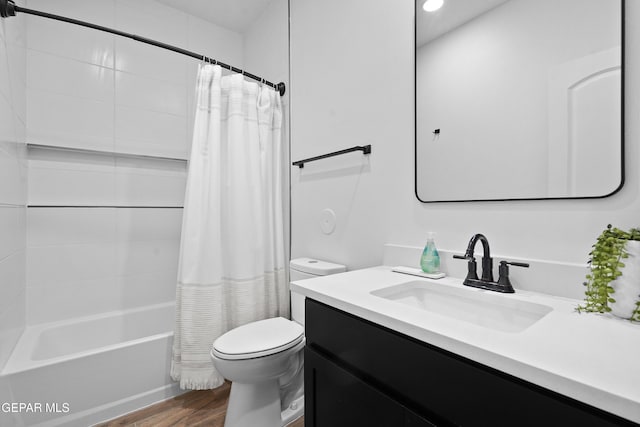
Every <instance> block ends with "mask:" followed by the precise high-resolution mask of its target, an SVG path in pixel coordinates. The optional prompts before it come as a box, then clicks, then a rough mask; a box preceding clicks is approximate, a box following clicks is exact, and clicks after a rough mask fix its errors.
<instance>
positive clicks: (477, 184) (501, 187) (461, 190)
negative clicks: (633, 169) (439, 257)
mask: <svg viewBox="0 0 640 427" xmlns="http://www.w3.org/2000/svg"><path fill="white" fill-rule="evenodd" d="M428 1H429V2H433V1H434V0H428ZM424 3H425V0H417V1H416V2H415V20H416V39H415V64H416V69H415V84H416V86H415V87H416V91H415V93H416V95H415V108H416V112H415V114H416V117H415V126H416V129H415V130H416V139H415V193H416V196H417V198H418V199H419V200H420V201H421V202H425V203H427V202H452V201H481V200H540V199H573V198H602V197H607V196H610V195H612V194H614V193H616V192H617V191H618V190H620V188H621V187H622V185H623V182H624V155H623V153H624V150H623V148H624V142H623V134H624V130H623V124H624V121H623V115H624V111H623V108H624V99H623V93H624V88H623V80H624V79H623V77H624V76H623V73H624V70H623V55H624V53H623V50H624V38H623V23H624V17H623V14H624V0H443V2H442V3H443V4H442V7H441V8H440V9H438V10H436V11H433V12H426V11H425V10H423V4H424Z"/></svg>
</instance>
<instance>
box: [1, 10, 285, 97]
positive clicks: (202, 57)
mask: <svg viewBox="0 0 640 427" xmlns="http://www.w3.org/2000/svg"><path fill="white" fill-rule="evenodd" d="M16 12H18V13H25V14H27V15H36V16H41V17H43V18H49V19H54V20H56V21H63V22H68V23H70V24H75V25H80V26H82V27H87V28H93V29H94V30H99V31H104V32H106V33H111V34H115V35H117V36H122V37H126V38H129V39H133V40H135V41H139V42H142V43H146V44H149V45H152V46H156V47H160V48H162V49H167V50H171V51H173V52H177V53H181V54H183V55H186V56H190V57H192V58H196V59H200V60H201V61H204V62H208V63H211V64H214V65H219V66H221V67H222V68H225V69H227V70H230V71H232V72H234V73H239V74H242V75H243V76H246V77H249V78H250V79H253V80H257V81H259V82H262V83H263V84H266V85H268V86H271V87H272V88H274V89H275V90H277V91H278V92H279V93H280V96H283V95H284V92H285V89H286V86H285V84H284V82H280V83H277V84H276V83H271V82H270V81H267V80H265V79H263V78H262V77H258V76H256V75H255V74H251V73H249V72H247V71H244V70H242V69H240V68H236V67H234V66H232V65H229V64H225V63H224V62H220V61H218V60H216V59H213V58H209V57H207V56H205V55H200V54H198V53H195V52H191V51H189V50H186V49H182V48H180V47H176V46H171V45H169V44H166V43H162V42H159V41H156V40H152V39H148V38H146V37H141V36H138V35H135V34H131V33H125V32H124V31H119V30H115V29H113V28H108V27H103V26H101V25H96V24H91V23H89V22H84V21H79V20H77V19H73V18H67V17H66V16H60V15H54V14H51V13H47V12H40V11H38V10H33V9H27V8H25V7H22V6H17V5H16V4H15V3H14V2H13V0H0V16H1V17H2V18H7V17H9V16H16Z"/></svg>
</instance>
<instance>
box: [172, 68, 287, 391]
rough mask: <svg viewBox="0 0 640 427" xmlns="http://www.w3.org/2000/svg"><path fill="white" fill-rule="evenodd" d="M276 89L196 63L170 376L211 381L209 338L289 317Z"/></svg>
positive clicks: (190, 382)
mask: <svg viewBox="0 0 640 427" xmlns="http://www.w3.org/2000/svg"><path fill="white" fill-rule="evenodd" d="M281 125H282V107H281V101H280V96H279V95H278V94H277V93H276V92H275V91H274V90H273V89H271V88H269V87H267V86H262V87H260V85H259V84H257V83H252V82H246V81H245V80H244V78H243V76H242V75H239V74H235V75H230V76H224V77H223V76H222V69H221V68H220V66H217V65H215V66H214V65H211V64H206V65H201V67H200V71H199V73H198V83H197V107H196V114H195V125H194V132H193V145H192V147H191V158H190V160H189V174H188V178H187V190H186V195H185V203H184V213H183V220H182V237H181V242H180V260H179V267H178V284H177V290H176V321H175V330H174V343H173V357H172V362H171V377H172V378H173V379H174V380H176V381H180V387H181V388H183V389H192V390H201V389H209V388H215V387H217V386H219V385H220V384H222V382H223V381H224V379H223V378H222V377H221V376H220V374H218V372H217V371H216V370H215V369H214V367H213V363H212V361H211V357H210V355H209V353H210V351H211V345H212V343H213V341H214V340H215V339H216V338H217V337H218V336H220V335H222V334H223V333H225V332H226V331H228V330H230V329H232V328H234V327H236V326H240V325H242V324H245V323H248V322H252V321H255V320H260V319H265V318H269V317H276V316H283V317H288V316H289V283H288V280H287V278H286V270H285V249H284V216H283V188H282V187H283V172H284V166H285V164H284V158H283V156H284V150H283V149H282V140H281Z"/></svg>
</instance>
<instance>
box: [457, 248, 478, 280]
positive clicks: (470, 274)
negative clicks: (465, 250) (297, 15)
mask: <svg viewBox="0 0 640 427" xmlns="http://www.w3.org/2000/svg"><path fill="white" fill-rule="evenodd" d="M453 257H454V258H455V259H465V260H467V261H469V264H468V265H467V277H466V278H465V279H464V280H465V282H466V281H467V280H470V279H471V280H478V267H477V264H476V259H475V258H474V257H473V256H468V255H457V254H454V255H453Z"/></svg>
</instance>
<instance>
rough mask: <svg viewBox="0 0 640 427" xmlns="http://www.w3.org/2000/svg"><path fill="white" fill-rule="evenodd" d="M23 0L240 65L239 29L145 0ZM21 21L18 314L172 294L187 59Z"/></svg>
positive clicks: (188, 93)
mask: <svg viewBox="0 0 640 427" xmlns="http://www.w3.org/2000/svg"><path fill="white" fill-rule="evenodd" d="M28 7H30V8H33V9H37V10H43V11H47V12H51V13H56V14H60V15H64V16H69V17H73V18H76V19H80V20H85V21H88V22H93V23H96V24H100V25H104V26H108V27H114V28H117V29H119V30H122V31H126V32H130V33H134V34H137V35H140V36H144V37H148V38H152V39H156V40H159V41H162V42H165V43H169V44H173V45H176V46H180V47H185V48H187V49H189V50H192V51H196V52H199V53H203V54H205V55H208V56H211V57H214V58H217V59H219V60H221V61H223V62H226V63H231V64H234V65H235V66H238V67H242V65H243V64H242V57H243V53H242V52H243V36H242V35H241V34H239V33H235V32H232V31H229V30H226V29H224V28H221V27H217V26H215V25H213V24H210V23H208V22H205V21H203V20H200V19H199V18H196V17H193V16H190V15H186V14H184V13H182V12H180V11H177V10H175V9H172V8H169V7H166V6H163V5H160V4H158V3H156V2H154V1H152V0H135V1H131V0H127V1H125V0H56V1H55V2H52V1H50V0H28ZM27 23H28V32H27V42H26V43H27V51H26V62H27V77H26V87H27V89H26V93H27V95H26V96H27V103H26V105H27V118H28V127H27V135H26V140H27V142H28V143H29V144H36V145H37V146H35V147H34V146H30V148H29V153H28V157H29V162H28V170H29V173H28V175H29V176H28V179H29V181H28V182H29V185H28V192H29V193H28V194H29V200H28V203H29V205H30V206H32V207H30V208H29V209H28V212H27V225H28V233H27V248H28V249H27V262H28V266H29V268H28V273H27V309H26V322H27V324H36V323H41V322H49V321H55V320H61V319H65V318H71V317H77V316H85V315H91V314H96V313H100V312H105V311H112V310H121V309H127V308H131V307H136V306H142V305H148V304H156V303H161V302H168V301H171V300H173V299H174V296H175V280H176V274H177V261H178V246H179V241H180V227H181V219H182V209H179V208H173V207H179V206H181V205H182V202H183V198H184V187H185V183H186V170H187V169H186V168H187V165H186V161H184V160H180V159H187V157H188V154H189V149H190V141H191V127H192V124H193V114H194V113H193V107H192V105H193V103H194V96H193V94H194V87H195V79H196V73H197V68H198V61H197V60H194V59H191V58H188V57H184V56H181V55H179V54H176V53H174V52H170V51H165V50H162V49H159V48H157V47H152V46H147V45H144V44H141V43H139V42H135V41H133V40H129V39H125V38H121V37H116V36H113V35H109V34H106V33H100V32H98V31H95V30H91V29H86V28H82V27H77V26H73V25H70V24H66V23H61V22H55V21H51V20H46V19H42V18H39V17H32V16H29V17H27ZM61 148H63V149H61ZM68 148H72V149H74V150H72V151H70V150H68ZM35 206H38V207H35ZM42 206H45V207H42ZM46 206H65V207H46ZM96 206H122V207H119V208H104V207H96ZM127 206H138V207H137V208H130V207H127ZM141 207H142V208H141ZM0 313H1V312H0Z"/></svg>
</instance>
